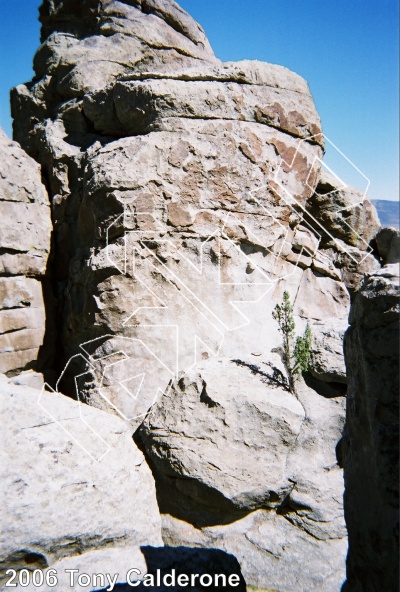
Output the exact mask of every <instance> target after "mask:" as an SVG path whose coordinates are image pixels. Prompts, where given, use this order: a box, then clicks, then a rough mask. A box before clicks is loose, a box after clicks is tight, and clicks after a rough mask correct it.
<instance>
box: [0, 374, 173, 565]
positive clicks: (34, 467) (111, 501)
mask: <svg viewBox="0 0 400 592" xmlns="http://www.w3.org/2000/svg"><path fill="white" fill-rule="evenodd" d="M0 389H1V397H0V404H1V415H2V419H3V427H2V430H1V442H0V451H1V455H2V457H3V458H2V462H1V467H2V475H1V480H0V482H1V485H0V486H1V500H2V513H1V529H0V531H1V539H0V557H1V559H0V564H1V566H2V568H3V567H7V568H14V569H21V568H23V567H27V566H28V567H29V568H30V569H32V568H36V567H37V568H43V567H47V566H48V565H52V564H53V563H54V562H55V561H56V560H60V559H62V558H64V557H70V556H76V555H80V554H82V553H84V552H87V551H92V550H107V551H108V550H110V549H113V548H119V549H120V550H122V551H126V550H127V549H131V551H132V550H133V549H134V548H135V547H139V546H140V545H156V546H158V545H160V544H162V540H161V520H160V514H159V511H158V507H157V502H156V496H155V488H154V480H153V477H152V475H151V472H150V470H149V468H148V466H147V464H146V462H145V460H144V458H143V455H142V453H141V452H140V451H139V450H138V449H137V448H136V446H135V445H134V443H133V442H132V439H131V437H130V433H129V430H127V427H126V425H124V423H123V422H122V421H121V420H119V419H118V418H116V417H111V416H110V415H109V414H105V413H103V412H101V411H99V410H97V409H93V408H91V407H89V406H86V405H80V404H79V403H77V402H75V401H73V400H71V399H70V398H68V397H65V396H63V395H61V394H56V393H49V392H43V393H42V394H41V395H40V393H41V391H40V390H36V389H32V388H29V387H26V386H25V387H21V386H17V385H13V384H10V383H9V382H7V379H6V378H5V377H3V378H0ZM132 552H133V551H132Z"/></svg>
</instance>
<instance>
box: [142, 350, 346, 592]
mask: <svg viewBox="0 0 400 592" xmlns="http://www.w3.org/2000/svg"><path fill="white" fill-rule="evenodd" d="M343 415H344V399H343V398H341V397H338V398H332V399H326V398H324V397H321V396H319V395H318V394H316V393H315V392H314V391H313V390H311V389H308V388H307V387H306V386H305V385H304V384H303V385H302V386H300V387H299V396H298V399H297V398H296V397H293V395H291V394H290V393H289V392H288V391H287V390H285V389H284V387H283V386H282V382H281V377H280V375H279V372H277V371H275V373H274V372H273V371H272V370H271V368H269V367H268V366H266V365H265V366H264V369H263V368H262V367H258V368H257V366H255V365H254V364H251V363H250V362H246V361H244V360H241V361H239V360H237V361H236V362H235V361H232V360H221V359H219V360H214V361H208V362H206V363H203V364H202V365H200V366H198V367H197V368H196V369H195V370H193V371H192V372H191V373H190V374H186V375H182V376H181V377H180V378H179V379H178V380H177V381H176V382H175V383H174V384H173V385H172V388H171V390H170V392H169V393H168V394H167V395H164V396H163V397H162V398H161V399H160V401H159V403H158V404H157V405H156V406H155V407H153V409H152V411H151V413H150V414H149V416H148V417H147V418H146V420H145V422H144V423H143V425H142V427H141V428H140V438H141V441H142V442H143V444H144V447H145V450H146V453H147V455H148V457H149V459H150V462H151V464H152V466H153V470H154V474H155V475H156V482H157V495H158V500H159V504H160V508H161V511H162V513H163V516H164V518H163V524H164V534H163V536H164V540H165V542H166V543H168V544H172V545H178V544H192V545H196V546H204V547H216V548H223V549H225V550H226V551H228V552H230V553H233V554H234V555H235V556H236V557H237V558H238V560H239V562H240V564H241V567H242V571H243V575H244V577H245V579H246V582H247V584H248V585H252V586H261V587H262V586H266V585H267V583H268V587H269V588H272V589H276V590H282V591H286V590H287V591H289V590H293V589H296V590H304V591H305V590H308V591H311V590H315V591H317V590H318V591H321V592H322V591H324V590H338V589H339V587H340V584H341V583H342V581H343V579H344V554H345V552H346V548H347V540H346V528H345V524H344V517H343V508H342V500H341V495H340V491H341V489H342V487H343V476H342V471H341V469H340V467H339V466H338V463H337V459H336V455H335V447H336V444H337V442H338V440H339V439H340V437H341V433H342V429H343V424H344V417H343ZM182 520H187V521H189V522H190V524H191V525H185V523H184V522H182Z"/></svg>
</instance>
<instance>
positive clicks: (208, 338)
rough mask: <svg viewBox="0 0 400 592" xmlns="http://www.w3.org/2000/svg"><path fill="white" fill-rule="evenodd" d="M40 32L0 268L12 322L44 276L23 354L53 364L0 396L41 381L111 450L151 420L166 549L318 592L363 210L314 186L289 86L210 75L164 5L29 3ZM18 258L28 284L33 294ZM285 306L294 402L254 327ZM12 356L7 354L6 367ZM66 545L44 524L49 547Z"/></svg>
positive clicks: (271, 77)
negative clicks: (309, 336)
mask: <svg viewBox="0 0 400 592" xmlns="http://www.w3.org/2000/svg"><path fill="white" fill-rule="evenodd" d="M40 14H41V22H42V45H41V46H40V48H39V50H38V52H37V54H36V56H35V59H34V68H35V77H34V79H33V80H32V81H31V82H30V83H27V84H25V85H20V86H18V87H16V89H14V90H13V91H12V113H13V117H14V137H15V139H16V140H17V141H18V142H20V144H21V146H22V148H23V149H24V150H26V152H27V153H28V154H29V155H30V157H27V156H25V155H24V153H23V152H22V151H21V150H20V149H19V148H18V147H17V146H16V145H15V144H13V145H12V146H11V145H8V146H7V151H8V154H10V153H11V154H12V151H14V152H15V153H18V154H19V155H20V156H19V158H20V159H22V160H23V162H24V163H25V164H24V166H30V167H33V168H34V170H35V173H34V175H33V176H32V175H31V176H30V177H31V178H33V179H37V183H36V185H35V188H33V189H29V190H26V191H25V189H23V188H24V187H25V186H24V185H23V183H22V181H21V178H20V175H19V174H18V172H15V171H14V172H12V175H11V173H10V178H11V179H12V181H11V182H12V183H14V185H15V184H16V183H17V185H18V187H20V188H21V187H22V189H21V191H22V193H21V195H22V196H23V199H24V200H25V201H27V200H28V201H29V202H31V201H33V202H34V203H35V204H37V207H39V205H38V204H40V205H41V207H42V208H43V211H46V215H47V218H46V217H45V215H43V216H40V220H41V223H42V224H43V225H44V227H43V232H40V233H39V235H40V241H42V242H40V243H39V242H38V243H36V242H35V240H31V239H29V241H30V242H29V247H28V248H26V242H24V241H26V240H27V237H28V235H27V233H26V234H24V237H23V238H24V240H23V241H21V244H22V245H24V247H23V248H22V247H16V245H18V244H19V240H18V237H16V236H15V235H14V239H15V244H11V243H12V241H11V243H10V245H11V246H8V243H7V240H8V239H7V236H6V238H5V239H4V242H5V245H6V246H5V247H4V248H5V249H6V254H7V249H8V250H10V252H11V255H7V257H11V256H13V253H14V252H16V253H17V256H15V257H14V259H13V262H15V270H16V271H15V272H14V271H6V273H7V274H8V275H12V274H14V273H15V274H16V275H18V276H21V277H20V278H19V279H18V282H19V284H18V286H17V287H13V288H12V290H13V291H14V292H15V293H16V294H17V300H18V303H20V302H21V303H22V306H23V307H26V303H25V300H23V298H25V296H24V295H23V294H22V293H23V291H24V290H25V291H26V290H28V288H25V283H26V282H28V281H29V282H36V283H32V286H35V287H36V289H38V287H40V286H41V285H42V284H43V283H45V281H44V280H43V277H47V276H45V273H46V274H48V276H49V277H50V276H51V281H52V285H53V288H54V297H55V300H56V315H55V317H56V318H55V320H52V318H51V315H46V326H45V325H44V317H43V316H41V317H40V321H39V323H40V327H41V333H35V339H36V340H37V341H35V344H36V345H37V343H39V342H40V343H39V345H38V346H37V347H39V346H40V344H42V343H44V345H45V340H44V338H45V337H46V338H49V339H50V338H51V339H52V340H53V341H52V345H53V351H55V356H54V357H55V360H54V363H53V364H52V362H51V360H48V361H47V362H46V364H44V366H43V365H40V364H39V365H37V366H35V365H34V364H33V360H35V359H36V355H37V354H36V353H34V355H30V354H29V355H28V357H26V358H24V359H23V361H22V362H18V361H17V362H14V361H13V362H12V363H11V365H8V366H7V365H6V366H2V368H3V372H6V373H7V374H8V375H10V376H11V374H13V373H16V371H20V370H24V371H27V370H29V369H30V368H31V367H32V368H34V369H36V370H39V371H42V370H44V369H48V368H50V367H51V366H52V368H53V370H55V371H56V372H57V375H58V376H59V379H58V380H57V381H53V382H52V383H51V386H52V387H53V388H54V390H56V391H61V392H63V393H65V394H67V395H69V396H71V397H72V398H76V399H78V400H79V401H80V402H85V403H88V404H89V405H90V406H91V407H97V408H98V409H97V410H93V409H92V410H91V412H93V413H94V415H93V417H98V418H100V417H101V422H103V421H106V423H107V420H105V419H104V418H105V417H107V418H108V419H109V422H110V426H109V430H111V432H112V429H113V428H112V426H114V425H115V426H116V425H117V423H118V425H120V418H122V419H123V420H124V422H125V424H126V425H127V426H128V427H126V428H124V429H130V430H131V433H133V432H134V431H136V430H137V428H138V427H139V426H140V425H141V424H142V422H143V419H144V417H145V416H146V414H147V413H148V411H149V409H151V408H152V406H153V405H155V406H154V408H153V409H152V411H151V413H150V415H149V416H148V417H147V419H146V421H145V423H144V424H143V426H142V427H141V428H140V430H139V431H138V432H136V435H135V439H136V441H137V443H138V445H139V446H140V447H142V448H143V450H144V452H145V454H146V458H147V460H148V462H149V463H150V464H151V466H152V469H153V471H154V475H155V477H156V481H157V483H156V485H157V496H158V502H159V504H160V507H161V509H162V512H163V537H164V540H165V542H166V543H168V545H170V546H180V545H189V546H191V547H210V548H214V549H224V550H225V551H227V552H228V553H233V554H234V555H235V556H236V557H237V558H238V559H239V562H240V567H241V569H242V571H243V575H244V577H245V579H246V581H247V583H248V584H249V585H253V586H261V587H264V588H265V587H266V588H270V587H271V586H273V587H276V588H277V589H279V590H280V591H281V592H286V591H287V592H289V591H292V590H293V586H296V589H297V590H304V591H307V592H311V591H312V590H315V591H317V590H318V591H319V592H325V591H326V592H333V591H334V590H337V589H338V588H339V586H340V584H341V582H342V581H343V579H344V573H343V567H344V559H345V553H346V533H345V528H344V523H343V508H342V502H341V499H342V490H343V481H342V471H341V468H340V466H339V464H340V463H338V461H337V457H336V453H337V454H338V456H340V454H339V451H340V445H339V444H338V443H339V441H340V439H341V433H342V428H343V422H344V398H343V395H344V394H345V388H346V387H345V383H346V376H345V371H344V363H343V355H342V351H341V343H342V336H343V333H344V330H345V328H346V320H347V315H348V311H349V306H350V298H351V297H353V296H354V295H355V293H356V292H357V290H358V287H359V285H360V283H361V281H362V278H363V275H364V274H365V273H366V272H368V273H373V272H375V271H376V270H378V269H379V268H380V266H381V260H379V256H378V255H377V248H378V247H377V245H378V243H379V244H381V245H389V243H390V245H392V242H391V239H390V237H389V238H388V237H386V236H385V235H381V237H380V238H379V239H378V238H377V239H376V240H375V235H376V233H377V231H378V229H379V221H378V219H377V217H376V213H375V211H374V208H373V207H372V206H371V204H370V203H369V201H368V200H366V199H365V198H364V196H363V195H362V194H360V193H359V192H357V191H356V190H353V189H351V188H343V187H342V186H340V184H339V183H338V180H337V179H335V178H332V177H331V176H328V175H327V174H326V173H324V172H323V170H322V169H321V159H322V156H323V152H324V137H323V134H322V132H321V125H320V120H319V116H318V113H317V111H316V109H315V106H314V103H313V100H312V97H311V94H310V91H309V89H308V86H307V83H306V82H305V81H304V80H303V79H302V78H301V77H299V76H298V75H296V74H294V73H293V72H290V71H289V70H287V69H286V68H284V67H282V66H275V65H271V64H265V63H261V62H258V61H247V60H245V61H242V62H237V63H231V62H229V63H222V62H220V61H219V60H218V59H217V58H216V57H215V56H214V54H213V52H212V49H211V48H210V46H209V43H208V41H207V39H206V36H205V34H204V32H203V31H202V29H201V27H200V26H199V25H198V24H197V23H195V22H194V21H193V19H192V18H191V17H190V16H189V15H187V14H186V13H185V12H184V11H183V10H182V9H181V8H180V7H179V6H178V5H177V4H176V3H175V2H174V1H173V0H123V1H117V0H64V1H61V0H44V2H43V5H42V7H41V9H40ZM3 142H5V143H6V141H5V140H3ZM7 158H9V157H7ZM32 158H33V159H34V160H35V161H36V163H38V164H39V165H40V167H41V173H42V175H43V178H44V180H45V183H46V187H47V190H48V197H49V202H50V204H51V215H52V222H53V229H52V232H53V251H54V256H53V254H52V258H50V260H49V262H48V263H46V258H45V255H46V256H47V255H48V253H49V249H50V226H49V214H48V211H49V208H48V205H47V202H46V199H47V198H46V195H45V193H44V188H43V186H42V185H41V182H40V178H39V168H38V165H37V164H35V163H34V162H33V161H32ZM35 175H36V176H35ZM1 182H2V183H3V180H1ZM6 189H7V184H6ZM24 191H25V193H24ZM40 192H42V193H40ZM32 195H33V197H30V196H32ZM26 196H27V197H26ZM7 199H9V198H7ZM7 208H8V205H7ZM7 211H10V212H11V208H10V210H7ZM7 215H8V214H7ZM46 220H47V221H46ZM35 236H36V235H35ZM38 240H39V239H38ZM43 241H44V242H43ZM374 241H375V242H374ZM31 243H32V244H33V245H34V252H33V255H34V257H35V259H34V260H35V261H36V260H37V259H38V261H39V262H40V265H41V266H40V265H39V267H38V270H36V269H37V268H36V267H35V268H34V269H33V268H32V269H33V271H32V273H31V271H29V270H30V269H31V268H30V267H29V266H30V265H33V264H32V262H31V255H32V254H31V252H30V248H31V247H30V245H31ZM393 244H394V243H393ZM390 245H389V246H386V247H382V249H383V250H382V253H383V251H384V249H386V250H385V251H384V252H385V254H382V255H381V259H382V258H384V257H385V258H386V257H389V258H390V257H392V254H391V253H392V246H390ZM393 248H394V247H393ZM1 252H2V253H3V247H2V251H1ZM21 253H23V254H24V256H23V257H22V255H21ZM40 253H43V255H40ZM25 254H26V255H25ZM3 257H6V255H4V256H3V255H2V261H3ZM7 261H8V259H7ZM10 261H11V259H10ZM3 265H5V264H3ZM7 265H8V267H7V269H9V268H10V269H11V263H7ZM18 265H23V267H18ZM13 269H14V268H13ZM31 275H32V276H33V277H32V278H31V277H30V276H31ZM28 276H29V277H28ZM0 279H1V280H2V279H3V278H0ZM6 280H7V281H11V280H9V278H6ZM39 280H40V281H42V284H41V283H40V282H39ZM12 281H15V280H14V279H13V280H12ZM46 281H47V280H46ZM18 282H17V283H18ZM24 282H25V283H24ZM0 285H1V284H0ZM30 285H31V284H29V286H30ZM13 286H14V284H13ZM284 290H287V291H288V292H289V293H290V296H291V299H292V301H293V302H294V312H295V315H296V321H297V325H298V329H299V331H300V330H302V329H303V328H304V326H305V324H306V322H307V321H308V322H310V324H311V327H312V331H313V334H314V335H315V339H314V345H313V352H312V361H311V367H310V371H311V373H310V375H309V376H308V377H307V384H305V383H301V385H300V387H299V394H298V399H296V398H294V397H293V396H291V395H289V394H288V392H287V385H286V382H285V377H284V372H283V368H282V364H281V362H280V360H279V356H278V355H277V353H276V348H277V346H279V344H280V335H279V334H278V331H277V327H276V326H275V323H274V322H273V321H272V318H271V312H272V310H273V308H274V306H275V304H276V303H277V302H278V301H280V300H281V298H282V293H283V291H284ZM21 294H22V296H21ZM35 294H36V293H35ZM7 298H8V292H7V293H5V295H4V297H3V296H2V293H0V301H1V302H3V303H6V304H5V306H6V307H7V306H8V305H7V302H8V300H7ZM35 302H36V301H35ZM41 302H43V301H41ZM46 302H48V303H49V304H46V307H50V306H51V298H50V297H49V298H48V300H46ZM14 304H15V303H14V300H13V301H12V308H13V309H14V308H15V306H14ZM17 306H20V305H19V304H17ZM34 306H37V307H38V308H40V306H42V309H41V310H42V311H43V307H44V305H43V303H42V304H40V303H39V304H38V305H36V304H34ZM8 308H11V307H10V306H8ZM16 310H17V309H16ZM1 312H3V311H1ZM24 313H25V308H24ZM16 314H17V313H16V312H14V311H13V312H12V313H10V315H11V316H12V319H14V315H16ZM5 318H6V317H5ZM7 318H8V317H7ZM12 322H13V323H14V324H13V325H12V329H11V330H14V329H19V328H20V326H21V327H22V325H18V326H17V324H18V323H17V321H14V320H13V321H12ZM24 322H25V321H24ZM10 326H11V325H10ZM23 326H24V327H25V325H23ZM7 327H8V325H6V327H5V329H4V331H3V332H4V333H6V331H9V329H7ZM54 327H57V340H56V341H54V335H53V334H52V331H54ZM29 328H30V326H29ZM45 332H46V335H45ZM15 335H16V336H18V333H15ZM48 336H49V337H48ZM13 338H14V337H13ZM8 339H11V337H10V338H9V337H7V340H8ZM6 343H7V344H8V341H7V342H6ZM36 345H35V347H36ZM23 350H24V347H23V346H22V345H19V344H18V343H15V345H13V357H12V359H13V360H14V359H15V360H17V359H18V356H20V357H21V356H22V353H21V352H22V351H23ZM272 350H275V353H274V352H273V351H272ZM35 352H37V349H36V350H35ZM6 353H7V352H6ZM1 355H3V354H0V356H1ZM0 359H2V358H0ZM37 378H38V377H37V375H34V376H33V375H32V374H27V373H26V372H25V373H24V374H23V376H22V378H19V377H17V379H16V380H17V381H20V383H21V384H27V383H30V381H32V380H34V381H36V380H37ZM48 382H49V380H48ZM10 388H11V387H10ZM12 388H14V387H12ZM15 388H18V387H17V386H16V387H15ZM48 388H50V387H48ZM52 396H53V397H54V398H56V399H57V400H64V399H60V397H61V395H60V394H59V393H57V392H53V394H46V400H50V398H51V397H52ZM71 404H72V403H71ZM75 404H76V403H75ZM79 408H80V409H81V407H79ZM101 411H107V412H108V415H105V414H103V413H101ZM38 412H39V411H38V410H37V409H36V413H38ZM112 415H118V416H119V418H118V419H117V418H115V417H112ZM99 421H100V420H99ZM114 422H117V423H114ZM129 426H130V427H129ZM61 436H62V434H61V433H57V434H54V438H58V440H57V442H59V443H60V444H59V445H60V446H61ZM46 437H47V436H46ZM113 437H114V436H113V435H112V434H111V435H110V442H113ZM48 438H49V439H51V438H53V435H52V434H50V435H49V436H48ZM78 441H79V438H78ZM104 441H105V443H106V445H108V444H109V443H110V442H108V440H107V438H106V437H104ZM79 443H80V444H82V443H81V442H80V441H79ZM39 444H40V441H39V442H36V441H35V446H39ZM67 444H68V439H66V440H65V445H66V446H67ZM103 445H104V443H103V444H101V445H100V443H99V446H100V449H102V446H103ZM119 445H120V446H122V444H119ZM129 446H130V448H127V452H126V453H124V454H123V453H122V452H121V455H120V459H119V460H118V462H119V463H120V464H118V462H117V461H116V463H117V464H116V467H118V466H121V470H123V469H122V465H124V466H125V464H124V463H126V462H127V461H126V454H131V455H132V458H139V456H135V455H137V454H138V453H137V451H134V448H132V445H131V444H130V445H129ZM32 454H33V453H32ZM64 456H65V455H64ZM65 458H66V457H65ZM71 458H72V457H71ZM138 462H139V460H138ZM141 462H142V460H140V463H141ZM253 463H254V464H253ZM81 469H82V470H84V469H85V467H84V465H82V467H80V465H79V467H78V466H77V469H76V470H77V471H78V472H79V471H80V470H81ZM52 470H53V469H50V467H49V466H46V471H47V472H49V473H51V471H52ZM74 470H75V469H74ZM143 470H144V469H143ZM263 471H264V472H263ZM51 474H52V473H51ZM97 478H98V479H100V481H101V475H98V476H97V477H96V479H97ZM146 479H147V477H146ZM92 480H95V478H94V477H93V479H92ZM96 482H97V481H96ZM67 485H68V483H67ZM124 487H125V485H124ZM121 491H125V490H124V488H122V490H121ZM171 492H172V494H173V495H171ZM113 499H114V498H112V500H111V504H114V503H115V500H114V501H113ZM116 499H119V497H117V498H116ZM134 499H135V498H134V497H133V498H132V499H131V502H132V504H133V505H134V503H135V502H134ZM125 507H126V506H123V508H125ZM199 508H201V512H200V510H199ZM122 515H124V514H122ZM97 518H98V515H97V513H96V512H94V518H93V528H94V529H95V530H96V528H97V527H96V524H97V522H96V520H97ZM119 524H120V523H119V522H118V520H117V522H116V525H115V529H114V530H112V533H111V535H110V536H111V538H112V540H113V541H114V539H116V538H118V532H119V531H118V525H119ZM129 524H131V522H129ZM102 526H104V524H103V525H102ZM86 530H87V531H85V533H83V534H84V535H85V536H87V537H89V538H90V536H91V534H93V533H94V530H93V529H92V530H90V528H88V529H86ZM99 530H100V532H99V533H98V534H99V536H100V535H102V533H104V537H106V530H104V529H103V530H102V528H100V529H99ZM67 534H68V533H66V532H65V528H64V526H63V523H62V522H61V524H60V526H59V532H58V534H57V536H59V537H61V538H62V537H64V536H67ZM78 534H79V533H78ZM78 534H77V532H74V533H73V534H72V535H71V538H72V539H73V540H74V541H75V539H76V538H78ZM21 536H22V535H21ZM24 536H28V535H27V534H26V533H25V534H24ZM68 536H69V535H68ZM56 538H57V537H56ZM128 539H129V536H128ZM128 539H127V540H128ZM129 540H131V542H132V544H133V545H137V541H136V539H135V537H134V536H133V538H132V539H129ZM21 541H22V539H21ZM135 541H136V542H135ZM28 543H29V544H31V543H32V544H34V543H35V541H29V540H27V545H28ZM21 544H22V542H21ZM57 544H58V543H57ZM149 544H152V541H149ZM39 547H40V545H39ZM39 547H38V548H39ZM88 547H90V545H88ZM42 551H43V553H44V550H43V549H42ZM42 551H38V552H39V553H42ZM15 552H16V551H15ZM96 552H97V551H96ZM96 552H95V551H90V553H96ZM7 553H8V551H7ZM9 553H11V554H12V553H14V550H13V551H11V550H10V551H9ZM91 557H92V556H91ZM50 560H51V561H54V560H60V561H61V562H62V561H69V558H66V559H65V560H64V559H62V558H61V557H60V558H59V556H58V555H57V554H55V555H54V554H53V555H51V557H50ZM88 561H89V559H88ZM90 561H91V559H90Z"/></svg>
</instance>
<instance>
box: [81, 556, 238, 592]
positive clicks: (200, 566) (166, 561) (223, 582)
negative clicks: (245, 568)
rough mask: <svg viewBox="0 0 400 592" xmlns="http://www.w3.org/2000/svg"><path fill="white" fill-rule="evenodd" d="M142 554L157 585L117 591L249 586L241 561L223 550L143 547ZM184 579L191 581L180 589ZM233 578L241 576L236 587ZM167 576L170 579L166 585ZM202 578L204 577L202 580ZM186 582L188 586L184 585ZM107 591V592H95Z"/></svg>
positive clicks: (123, 586) (163, 591)
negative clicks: (183, 577)
mask: <svg viewBox="0 0 400 592" xmlns="http://www.w3.org/2000/svg"><path fill="white" fill-rule="evenodd" d="M141 551H142V553H143V555H144V557H145V560H146V565H147V574H151V575H152V576H153V577H154V585H153V586H149V585H147V586H145V585H144V584H143V583H141V584H139V585H138V586H134V587H133V586H130V585H129V584H127V583H122V584H117V585H116V586H115V588H114V590H116V591H118V592H132V590H139V591H144V590H148V591H150V592H151V591H154V592H155V591H157V592H179V591H181V590H186V591H187V592H200V591H203V590H208V591H210V592H217V591H219V590H221V591H225V592H228V591H232V592H233V591H238V592H246V582H245V580H244V577H243V575H242V572H241V569H240V565H239V562H238V560H237V559H236V557H234V556H233V555H230V554H229V553H226V552H225V551H221V550H220V549H201V548H197V547H150V546H146V547H141ZM132 567H134V566H132ZM144 575H145V574H140V575H138V576H137V578H138V580H140V579H141V578H143V576H144ZM180 575H185V576H188V578H185V579H184V582H181V585H178V577H179V576H180ZM233 575H236V576H238V577H237V578H235V580H234V581H233V584H236V585H232V584H230V583H229V576H233ZM165 576H167V577H166V580H165V582H164V577H165ZM195 576H196V577H195ZM202 576H204V577H203V578H202ZM217 576H218V577H217ZM157 578H158V580H157ZM173 578H175V580H174V579H173ZM186 580H187V584H186V585H184V584H185V583H186ZM174 581H175V584H174ZM236 582H238V584H237V583H236ZM171 584H172V585H171ZM182 584H183V585H182ZM104 591H105V589H103V590H101V591H100V590H96V591H92V592H104Z"/></svg>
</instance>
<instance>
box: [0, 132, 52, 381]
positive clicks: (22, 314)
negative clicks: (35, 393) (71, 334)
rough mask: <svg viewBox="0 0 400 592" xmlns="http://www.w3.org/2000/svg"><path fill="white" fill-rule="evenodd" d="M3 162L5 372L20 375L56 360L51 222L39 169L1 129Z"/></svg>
mask: <svg viewBox="0 0 400 592" xmlns="http://www.w3.org/2000/svg"><path fill="white" fill-rule="evenodd" d="M0 160H1V175H0V219H1V227H0V372H2V373H8V374H16V373H18V372H19V371H21V370H23V369H28V368H37V369H42V368H43V367H44V366H46V365H48V364H49V362H50V361H51V355H52V352H51V345H52V335H51V327H52V318H51V288H50V284H49V280H48V279H47V278H48V275H49V267H50V261H49V254H50V246H51V233H52V223H51V212H50V203H49V197H48V195H47V191H46V189H45V186H44V184H43V182H42V178H41V172H40V166H39V165H38V164H37V163H36V162H35V161H34V160H33V159H32V158H30V157H29V156H28V155H27V154H26V153H25V152H24V151H23V150H22V149H21V147H20V146H19V145H18V144H17V143H16V142H12V141H11V140H10V139H9V138H8V137H7V136H6V134H5V133H4V132H3V130H1V129H0ZM46 309H47V310H46ZM46 313H47V314H46Z"/></svg>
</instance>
